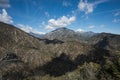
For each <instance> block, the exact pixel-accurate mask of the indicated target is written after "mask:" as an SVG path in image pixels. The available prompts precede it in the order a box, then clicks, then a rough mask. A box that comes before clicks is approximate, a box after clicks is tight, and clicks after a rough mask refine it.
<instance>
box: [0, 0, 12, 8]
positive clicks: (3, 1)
mask: <svg viewBox="0 0 120 80" xmlns="http://www.w3.org/2000/svg"><path fill="white" fill-rule="evenodd" d="M0 7H1V8H9V7H10V4H9V1H8V0H0Z"/></svg>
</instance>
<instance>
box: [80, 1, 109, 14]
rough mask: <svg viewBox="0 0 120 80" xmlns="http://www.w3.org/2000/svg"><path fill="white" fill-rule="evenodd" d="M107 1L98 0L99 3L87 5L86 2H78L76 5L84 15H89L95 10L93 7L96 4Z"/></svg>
mask: <svg viewBox="0 0 120 80" xmlns="http://www.w3.org/2000/svg"><path fill="white" fill-rule="evenodd" d="M107 1H108V0H99V1H95V2H93V3H89V2H87V0H80V2H79V4H78V8H79V10H80V11H82V12H85V14H89V13H92V12H93V11H94V9H95V7H96V6H97V5H98V4H101V3H104V2H107Z"/></svg>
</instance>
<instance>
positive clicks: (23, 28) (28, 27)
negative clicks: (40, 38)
mask: <svg viewBox="0 0 120 80" xmlns="http://www.w3.org/2000/svg"><path fill="white" fill-rule="evenodd" d="M16 26H17V27H18V28H20V29H21V30H23V31H25V32H27V33H30V32H32V33H36V34H45V33H44V32H40V31H38V30H37V29H33V28H32V27H30V26H28V25H23V24H17V25H16Z"/></svg>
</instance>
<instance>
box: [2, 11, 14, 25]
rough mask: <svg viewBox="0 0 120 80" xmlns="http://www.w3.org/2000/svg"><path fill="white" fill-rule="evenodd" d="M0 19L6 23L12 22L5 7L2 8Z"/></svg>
mask: <svg viewBox="0 0 120 80" xmlns="http://www.w3.org/2000/svg"><path fill="white" fill-rule="evenodd" d="M0 21H1V22H4V23H7V24H11V23H13V20H12V17H11V16H9V15H8V13H7V11H6V10H5V9H2V13H1V14H0Z"/></svg>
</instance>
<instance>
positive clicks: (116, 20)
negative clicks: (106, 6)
mask: <svg viewBox="0 0 120 80" xmlns="http://www.w3.org/2000/svg"><path fill="white" fill-rule="evenodd" d="M112 22H114V23H118V22H120V19H114V20H113V21H112Z"/></svg>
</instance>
